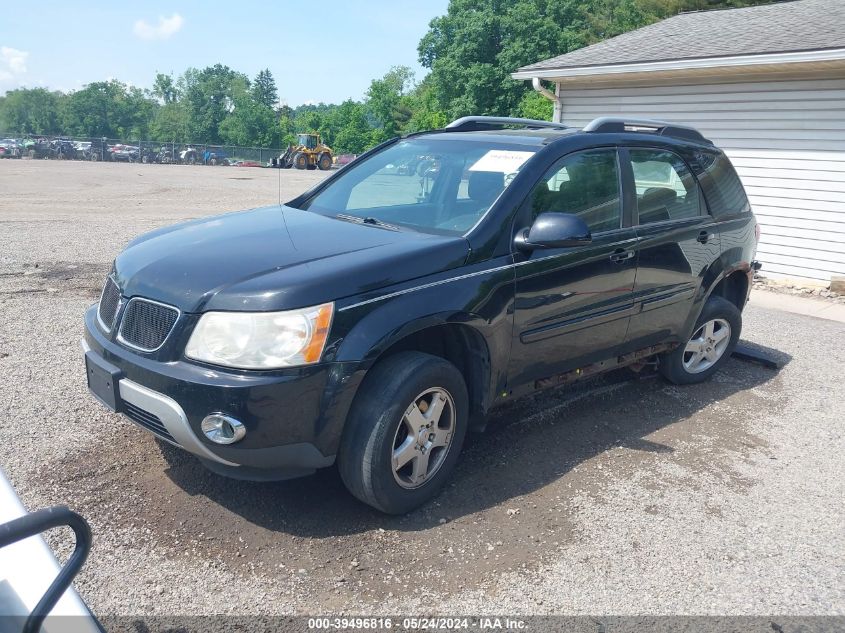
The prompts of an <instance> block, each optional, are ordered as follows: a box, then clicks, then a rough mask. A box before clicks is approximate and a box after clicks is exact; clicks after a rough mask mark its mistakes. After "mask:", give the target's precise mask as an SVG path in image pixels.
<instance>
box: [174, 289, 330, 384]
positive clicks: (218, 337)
mask: <svg viewBox="0 0 845 633" xmlns="http://www.w3.org/2000/svg"><path fill="white" fill-rule="evenodd" d="M333 312H334V304H333V303H324V304H323V305H321V306H316V307H313V308H302V309H301V310H289V311H286V312H206V313H205V314H203V315H202V317H200V320H199V323H197V326H196V327H195V328H194V332H193V334H191V339H190V340H189V341H188V345H187V346H186V347H185V356H187V357H189V358H193V359H194V360H201V361H204V362H206V363H212V364H214V365H226V366H227V367H238V368H241V369H277V368H280V367H295V366H297V365H310V364H311V363H316V362H317V361H319V360H320V357H321V356H322V355H323V348H324V347H325V346H326V339H327V338H328V335H329V327H330V326H331V321H332V314H333Z"/></svg>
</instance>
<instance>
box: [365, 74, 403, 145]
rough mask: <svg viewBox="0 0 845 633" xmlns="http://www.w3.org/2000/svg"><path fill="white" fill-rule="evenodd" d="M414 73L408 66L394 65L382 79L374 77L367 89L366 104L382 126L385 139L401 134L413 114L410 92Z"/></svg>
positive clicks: (381, 134)
mask: <svg viewBox="0 0 845 633" xmlns="http://www.w3.org/2000/svg"><path fill="white" fill-rule="evenodd" d="M413 82H414V73H413V71H412V70H411V69H410V68H408V67H407V66H394V67H393V68H391V69H390V70H389V71H388V72H387V74H386V75H385V76H384V77H382V78H381V79H374V80H373V81H372V82H371V83H370V88H369V90H367V99H366V104H367V108H368V110H369V112H370V113H371V114H372V116H373V118H375V120H376V121H377V123H378V125H379V127H380V128H381V133H380V134H379V136H381V137H383V138H384V139H388V138H392V137H394V136H396V135H397V134H399V133H400V132H401V131H402V130H403V128H404V127H405V126H406V125H407V123H408V121H409V120H410V119H411V116H412V115H413V112H412V109H411V99H410V98H409V92H410V90H411V89H412V87H413Z"/></svg>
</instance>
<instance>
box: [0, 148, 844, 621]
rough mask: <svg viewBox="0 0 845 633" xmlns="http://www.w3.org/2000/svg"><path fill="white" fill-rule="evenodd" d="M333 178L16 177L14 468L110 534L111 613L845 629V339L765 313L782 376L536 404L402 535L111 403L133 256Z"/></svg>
mask: <svg viewBox="0 0 845 633" xmlns="http://www.w3.org/2000/svg"><path fill="white" fill-rule="evenodd" d="M280 177H281V180H279V178H280ZM321 177H322V174H320V173H316V172H294V171H285V172H281V173H280V172H278V171H274V170H261V169H238V168H222V167H220V168H211V167H187V166H185V167H181V166H159V165H123V164H117V165H110V164H90V163H73V162H68V163H58V162H52V161H49V162H48V161H0V190H2V192H3V194H4V195H3V196H2V198H0V244H3V246H4V248H2V249H0V309H2V313H3V315H4V320H3V327H2V329H1V330H0V372H2V377H3V380H2V381H0V402H3V403H5V404H6V406H7V410H8V411H10V412H11V415H10V416H8V417H7V419H6V420H5V421H4V422H3V423H2V427H3V429H4V430H5V431H6V434H7V435H6V436H7V437H10V438H13V439H11V440H7V441H5V442H2V443H0V464H2V467H3V468H4V469H5V470H6V472H7V474H8V475H9V477H10V478H11V480H12V483H13V484H14V485H15V486H16V487H17V489H18V492H19V494H20V496H21V497H22V499H23V501H24V503H25V504H27V505H28V506H29V507H30V508H38V507H43V506H47V505H50V504H56V503H64V504H67V505H69V506H70V507H72V508H74V509H77V510H79V511H80V512H82V513H83V514H84V515H85V516H86V517H87V518H88V519H89V520H90V522H91V524H92V527H93V530H94V534H95V545H94V549H93V552H92V554H91V557H90V559H89V561H88V563H87V565H86V567H85V569H84V571H83V572H82V574H81V575H80V576H79V578H78V579H77V582H76V585H77V588H78V589H79V591H80V593H81V594H82V596H83V598H84V599H85V600H86V601H87V602H88V603H89V605H90V606H91V607H92V609H93V611H94V612H95V613H98V614H101V615H119V614H126V615H136V616H137V615H154V614H160V615H172V614H213V613H238V614H274V613H285V614H289V613H298V614H323V613H328V612H340V611H344V612H361V613H368V614H370V613H374V612H375V613H394V614H395V613H410V612H421V611H422V612H426V613H451V614H454V613H502V614H504V613H510V614H514V613H518V614H525V615H527V614H558V613H565V614H617V615H625V614H640V615H642V614H732V615H767V614H790V615H810V614H840V615H841V614H845V521H843V500H845V484H843V481H845V478H843V457H842V455H843V454H845V441H843V433H842V428H843V422H842V419H843V414H845V405H843V401H842V367H843V365H845V348H843V346H842V345H840V344H839V343H836V344H831V342H832V341H841V340H842V337H843V335H845V325H843V324H841V323H838V322H834V321H823V320H818V319H812V318H809V317H802V316H796V315H791V314H787V313H783V312H775V311H768V310H764V309H760V308H755V307H754V305H753V296H752V304H751V305H750V306H749V307H748V308H747V310H746V312H745V328H744V333H743V338H744V339H745V340H746V341H747V342H750V343H751V344H753V345H757V346H760V347H762V348H765V349H766V350H768V351H769V352H770V353H772V354H774V355H775V356H777V357H778V358H779V359H780V360H782V361H783V362H785V363H786V364H785V366H784V368H783V369H782V370H780V371H779V372H775V371H772V370H769V369H766V368H763V367H761V366H758V365H753V364H749V363H744V362H740V361H738V360H732V361H731V362H730V363H729V364H728V365H726V367H725V369H724V370H723V371H722V372H720V373H719V374H717V375H716V376H715V377H714V379H713V380H712V381H710V382H709V383H707V384H704V385H699V386H693V387H683V388H681V387H675V386H669V385H667V384H666V383H664V382H662V381H660V380H658V379H642V380H623V377H624V376H623V375H621V374H619V375H609V376H606V377H604V378H601V379H597V380H594V381H592V382H588V383H584V384H583V385H581V386H579V387H576V388H572V387H570V388H568V389H558V390H552V391H547V392H544V393H541V394H539V395H536V396H534V397H531V398H528V399H525V400H522V401H519V402H514V403H511V404H509V405H508V406H506V407H504V408H502V409H499V410H498V411H497V412H496V413H495V414H494V415H493V420H492V422H491V424H490V430H489V431H488V432H487V433H486V434H484V435H481V436H477V437H473V438H471V440H470V443H469V445H468V446H467V448H466V452H465V455H464V456H463V459H462V461H461V463H460V465H459V468H458V471H457V473H456V475H455V478H454V483H453V484H452V485H451V486H450V487H449V488H447V490H446V491H445V492H444V494H442V495H441V496H440V497H439V498H438V499H437V500H436V501H435V502H434V503H432V504H430V505H429V506H427V507H425V508H423V509H421V510H419V511H417V512H415V513H413V514H411V515H409V516H406V517H401V518H397V517H385V516H382V515H380V514H378V513H376V512H375V511H372V510H370V509H369V508H368V507H365V506H363V505H361V504H360V503H357V502H356V501H354V500H353V499H352V498H351V497H350V496H349V495H347V494H346V492H345V491H344V489H343V487H342V485H341V484H340V482H339V479H338V476H337V474H336V472H335V471H334V470H332V469H329V470H326V471H322V472H320V473H318V474H317V475H315V476H313V477H310V478H307V479H302V480H296V481H290V482H282V483H275V484H254V483H245V482H237V481H231V480H227V479H223V478H220V477H217V476H215V475H212V474H210V473H208V472H206V471H205V470H204V469H203V468H202V467H201V466H200V465H199V464H198V463H197V462H196V461H195V460H194V459H193V458H192V457H190V456H188V455H186V454H183V453H181V452H179V451H178V450H177V449H174V448H172V447H170V446H169V445H165V444H160V443H158V442H156V441H155V440H154V439H153V438H152V437H151V436H150V435H148V434H146V433H145V432H143V431H141V430H140V429H138V428H136V427H135V426H133V425H131V424H130V423H129V422H127V421H125V420H124V419H122V418H120V417H119V416H116V415H113V414H110V413H108V412H107V411H105V409H103V408H102V407H101V406H99V405H98V404H96V403H95V402H94V400H93V399H92V398H90V397H89V396H88V394H87V392H86V389H85V379H84V372H83V371H82V360H81V352H80V349H79V345H78V341H79V338H80V336H81V332H82V313H83V311H84V309H85V308H86V307H87V306H88V305H90V304H91V303H92V302H93V301H95V300H96V298H97V295H98V293H99V290H100V288H101V285H102V280H103V278H104V276H105V274H106V271H107V270H108V267H109V265H110V262H111V260H112V258H113V257H114V255H115V254H116V253H117V252H118V251H119V250H120V248H121V247H122V245H123V244H125V243H126V242H127V241H128V240H129V239H130V238H131V237H133V236H135V235H137V234H138V233H140V232H142V231H146V230H149V229H151V228H154V227H157V226H161V225H164V224H169V223H172V222H174V221H177V220H181V219H186V218H191V217H196V216H200V215H207V214H211V213H215V212H222V211H226V210H234V209H239V208H245V207H249V206H256V205H261V204H270V203H274V202H275V201H277V200H278V198H279V191H280V190H281V192H282V197H283V198H288V197H292V196H293V195H294V194H296V193H298V192H299V191H301V190H303V189H304V188H306V187H308V186H310V185H311V184H313V183H314V182H316V181H317V180H318V179H319V178H321ZM51 540H52V542H54V543H55V544H56V546H57V547H61V546H62V543H63V541H62V540H61V539H58V538H52V539H51ZM215 587H225V588H226V593H227V595H229V596H238V600H236V601H226V600H221V597H220V595H219V592H218V591H216V590H212V588H215Z"/></svg>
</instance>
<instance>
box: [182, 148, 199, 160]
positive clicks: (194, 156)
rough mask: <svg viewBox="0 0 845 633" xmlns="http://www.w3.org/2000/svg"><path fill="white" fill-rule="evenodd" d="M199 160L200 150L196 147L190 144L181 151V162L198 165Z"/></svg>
mask: <svg viewBox="0 0 845 633" xmlns="http://www.w3.org/2000/svg"><path fill="white" fill-rule="evenodd" d="M198 161H199V152H198V151H197V148H196V147H193V146H191V145H188V146H187V147H185V148H183V149H182V151H181V152H179V162H180V163H182V164H183V165H196V164H197V162H198Z"/></svg>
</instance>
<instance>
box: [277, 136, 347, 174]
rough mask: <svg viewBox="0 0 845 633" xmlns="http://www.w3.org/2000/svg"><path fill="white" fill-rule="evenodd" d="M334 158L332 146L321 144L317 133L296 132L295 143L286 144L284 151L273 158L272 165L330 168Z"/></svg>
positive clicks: (285, 167)
mask: <svg viewBox="0 0 845 633" xmlns="http://www.w3.org/2000/svg"><path fill="white" fill-rule="evenodd" d="M333 162H334V159H333V157H332V148H331V147H329V146H328V145H323V141H322V140H321V139H320V135H319V134H297V135H296V144H295V145H288V148H287V150H285V153H284V154H282V155H281V156H279V158H278V159H274V160H273V163H274V165H273V166H274V167H281V168H282V169H290V168H291V167H295V168H296V169H322V170H324V171H325V170H327V169H331V168H332V163H333Z"/></svg>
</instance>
